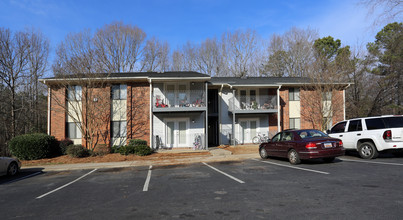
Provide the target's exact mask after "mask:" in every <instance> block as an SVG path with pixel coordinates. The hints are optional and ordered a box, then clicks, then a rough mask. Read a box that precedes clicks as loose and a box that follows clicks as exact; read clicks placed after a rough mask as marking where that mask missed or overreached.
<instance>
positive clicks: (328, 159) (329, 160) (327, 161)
mask: <svg viewBox="0 0 403 220" xmlns="http://www.w3.org/2000/svg"><path fill="white" fill-rule="evenodd" d="M334 159H335V157H326V158H323V161H325V163H331V162H333V161H334Z"/></svg>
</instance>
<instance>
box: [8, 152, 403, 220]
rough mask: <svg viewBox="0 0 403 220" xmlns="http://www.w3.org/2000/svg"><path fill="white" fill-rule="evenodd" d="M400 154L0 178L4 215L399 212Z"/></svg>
mask: <svg viewBox="0 0 403 220" xmlns="http://www.w3.org/2000/svg"><path fill="white" fill-rule="evenodd" d="M402 169H403V158H402V157H389V156H386V157H380V158H378V159H376V160H362V159H360V158H358V157H356V156H354V155H353V156H351V155H350V156H343V157H340V158H338V159H336V160H335V162H334V163H323V162H322V161H320V160H314V161H308V162H304V163H302V164H301V165H298V166H293V165H290V164H289V163H288V161H287V160H283V159H277V158H270V159H267V160H261V159H248V160H243V161H234V162H216V163H196V164H189V165H180V166H158V165H152V166H140V167H130V168H114V169H92V170H75V171H60V172H42V171H41V170H30V169H27V170H23V171H22V173H21V174H20V175H19V176H17V177H14V178H9V177H1V178H0V201H1V207H0V212H1V213H2V215H1V216H2V219H20V218H22V219H28V218H29V219H55V218H58V219H90V218H91V219H126V218H127V219H208V218H209V219H259V218H261V219H268V218H269V219H285V218H287V219H401V218H402V217H401V215H402V214H403V171H402Z"/></svg>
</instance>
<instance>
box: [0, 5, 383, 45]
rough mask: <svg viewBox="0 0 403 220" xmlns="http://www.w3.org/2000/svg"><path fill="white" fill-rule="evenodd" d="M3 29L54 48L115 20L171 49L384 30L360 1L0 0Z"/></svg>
mask: <svg viewBox="0 0 403 220" xmlns="http://www.w3.org/2000/svg"><path fill="white" fill-rule="evenodd" d="M0 5H1V7H0V27H5V28H10V29H11V30H13V31H17V30H22V29H24V28H25V27H34V28H39V29H40V30H41V31H42V32H43V33H44V34H45V35H46V36H48V38H49V39H50V41H51V45H52V48H53V49H55V47H56V46H57V44H58V43H60V42H61V41H62V40H63V39H64V38H65V36H66V35H67V34H68V33H71V32H79V31H82V30H84V29H90V30H92V31H95V30H96V29H98V28H100V27H102V26H103V25H105V24H109V23H111V22H113V21H122V22H123V23H125V24H133V25H137V26H138V27H140V28H141V29H143V30H144V31H145V32H146V33H147V36H148V37H151V36H155V37H157V38H158V39H160V40H163V41H167V42H168V43H169V44H170V45H171V48H172V49H176V47H178V46H181V45H182V44H185V43H186V42H187V41H190V42H194V43H198V42H200V41H202V40H204V39H206V38H211V37H219V36H221V34H222V33H224V32H226V31H234V30H237V29H247V28H249V29H253V30H256V31H257V32H258V33H259V35H260V36H262V37H263V38H269V37H270V35H272V34H273V33H276V34H282V33H284V32H285V31H287V30H289V29H290V28H291V27H293V26H295V27H299V28H308V27H309V28H311V29H316V30H318V31H319V34H320V37H326V36H329V35H330V36H332V37H334V38H337V39H340V40H341V41H342V44H343V45H351V46H355V45H358V44H363V45H365V44H366V43H367V42H369V41H373V40H374V36H375V34H376V33H377V32H378V31H379V30H380V29H381V28H382V27H376V28H374V27H371V25H372V22H373V19H371V17H368V16H367V14H368V10H367V8H365V7H364V6H363V5H359V4H357V0H304V1H298V0H284V1H281V0H266V1H264V0H262V1H258V0H244V1H239V0H0Z"/></svg>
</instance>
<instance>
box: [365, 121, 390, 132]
mask: <svg viewBox="0 0 403 220" xmlns="http://www.w3.org/2000/svg"><path fill="white" fill-rule="evenodd" d="M365 123H366V124H367V129H368V130H375V129H383V128H386V126H385V124H384V123H383V120H382V119H381V118H371V119H365Z"/></svg>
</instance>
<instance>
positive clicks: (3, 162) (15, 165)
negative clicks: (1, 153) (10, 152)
mask: <svg viewBox="0 0 403 220" xmlns="http://www.w3.org/2000/svg"><path fill="white" fill-rule="evenodd" d="M20 168H21V162H20V161H19V160H18V159H15V158H12V157H0V176H3V175H9V176H14V175H15V174H17V173H18V172H19V171H20Z"/></svg>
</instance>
